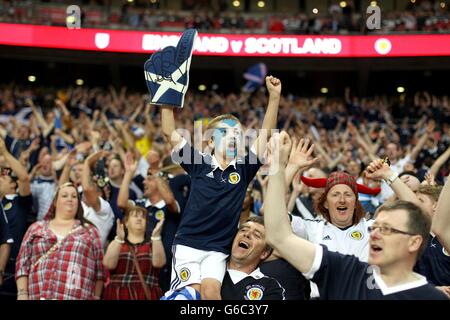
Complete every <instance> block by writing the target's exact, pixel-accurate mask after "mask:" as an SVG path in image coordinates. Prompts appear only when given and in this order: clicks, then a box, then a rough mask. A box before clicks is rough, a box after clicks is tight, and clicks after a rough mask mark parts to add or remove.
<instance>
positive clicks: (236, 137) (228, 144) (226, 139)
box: [214, 119, 242, 159]
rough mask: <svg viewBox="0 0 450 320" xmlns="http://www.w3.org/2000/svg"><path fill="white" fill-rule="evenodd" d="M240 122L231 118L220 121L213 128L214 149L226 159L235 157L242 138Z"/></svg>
mask: <svg viewBox="0 0 450 320" xmlns="http://www.w3.org/2000/svg"><path fill="white" fill-rule="evenodd" d="M241 136H242V130H241V126H240V124H239V123H238V122H237V121H235V120H232V119H225V120H223V121H220V122H219V123H218V125H217V127H216V128H215V129H214V150H215V153H217V154H218V155H224V156H225V157H226V159H234V158H236V157H237V154H238V150H239V148H240V144H241V139H242V137H241Z"/></svg>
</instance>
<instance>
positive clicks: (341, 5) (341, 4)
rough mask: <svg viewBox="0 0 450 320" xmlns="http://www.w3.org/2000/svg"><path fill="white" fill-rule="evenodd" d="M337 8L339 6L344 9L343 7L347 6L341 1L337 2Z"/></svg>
mask: <svg viewBox="0 0 450 320" xmlns="http://www.w3.org/2000/svg"><path fill="white" fill-rule="evenodd" d="M339 6H340V7H341V8H345V7H346V6H347V2H345V1H341V2H339Z"/></svg>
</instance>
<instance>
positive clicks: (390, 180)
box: [366, 160, 450, 297]
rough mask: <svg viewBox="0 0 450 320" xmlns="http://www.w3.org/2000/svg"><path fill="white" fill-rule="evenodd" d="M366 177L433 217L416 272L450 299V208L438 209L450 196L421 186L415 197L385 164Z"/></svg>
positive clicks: (378, 164)
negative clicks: (387, 186)
mask: <svg viewBox="0 0 450 320" xmlns="http://www.w3.org/2000/svg"><path fill="white" fill-rule="evenodd" d="M366 175H367V176H368V177H369V178H371V179H384V180H385V181H387V184H388V185H390V187H391V188H392V190H393V191H394V192H395V193H396V195H397V196H398V198H399V199H401V200H406V201H411V202H413V203H415V204H417V205H418V206H419V207H420V208H421V209H422V210H423V212H424V213H425V214H426V215H428V216H429V217H430V219H431V221H432V225H431V230H430V237H429V239H428V243H427V246H426V249H425V251H424V253H423V255H421V257H420V259H418V261H417V263H416V265H415V267H414V271H416V272H417V273H420V274H421V275H423V276H425V277H426V278H427V280H428V281H429V282H431V283H432V284H434V285H436V286H438V287H437V288H438V289H440V290H441V291H443V292H444V293H445V294H446V295H447V296H448V297H450V254H449V253H448V251H447V250H446V249H445V247H446V246H447V247H450V241H449V240H446V239H445V236H446V235H447V234H449V233H450V222H448V221H447V222H446V221H445V217H446V216H448V211H449V209H448V208H450V205H443V206H442V205H441V206H438V203H439V201H438V200H439V199H440V203H444V202H445V201H446V200H445V199H446V198H449V196H448V193H447V196H446V195H445V193H444V192H442V189H443V188H442V186H424V185H421V186H419V187H418V190H417V191H416V193H414V192H413V191H412V190H411V189H410V188H408V186H407V185H406V184H405V183H403V182H402V181H401V179H400V178H399V177H400V175H397V174H396V173H395V172H394V171H393V170H392V169H391V168H390V167H389V166H388V165H387V164H385V163H382V161H381V160H374V161H372V163H370V165H369V166H368V167H367V174H366ZM446 190H448V186H447V188H446ZM447 192H448V191H447ZM441 194H442V195H441ZM438 207H439V208H440V209H439V210H438ZM441 217H444V218H443V219H444V221H442V222H437V221H439V220H442V219H441Z"/></svg>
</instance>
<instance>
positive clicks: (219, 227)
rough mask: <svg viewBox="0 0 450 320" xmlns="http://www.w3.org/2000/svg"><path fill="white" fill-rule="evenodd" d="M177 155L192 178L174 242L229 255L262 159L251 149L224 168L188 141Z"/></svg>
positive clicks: (175, 155)
mask: <svg viewBox="0 0 450 320" xmlns="http://www.w3.org/2000/svg"><path fill="white" fill-rule="evenodd" d="M173 157H174V159H178V160H179V161H178V162H179V163H180V165H181V166H182V167H183V169H184V170H185V171H186V172H187V173H188V174H189V175H190V177H191V189H190V194H189V198H188V201H187V204H186V207H185V209H184V212H183V215H182V216H181V221H180V225H179V227H178V231H177V233H176V235H175V240H174V244H180V245H185V246H188V247H192V248H195V249H199V250H205V251H218V252H223V253H225V254H229V252H230V245H231V242H232V239H233V237H234V236H235V234H236V229H237V225H238V223H239V216H240V213H241V210H242V204H243V202H244V198H245V193H246V190H247V187H248V185H249V184H250V182H251V181H252V180H253V178H254V177H255V175H256V172H257V171H258V169H259V168H260V167H261V165H262V164H261V162H260V161H259V160H258V159H257V156H256V155H255V154H254V153H253V152H251V151H250V153H249V155H247V156H246V157H243V158H237V159H235V161H234V162H232V163H231V164H230V165H229V166H228V167H227V168H225V169H224V170H223V171H222V169H221V168H220V167H219V166H218V164H217V163H216V161H215V159H214V158H213V157H212V156H211V155H209V154H202V153H200V152H199V151H198V150H195V149H194V148H193V147H192V146H191V145H190V144H188V143H185V144H184V146H183V147H182V148H181V150H180V151H178V152H175V154H174V155H173ZM194 160H195V162H196V163H194Z"/></svg>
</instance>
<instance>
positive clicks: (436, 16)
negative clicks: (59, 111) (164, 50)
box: [0, 1, 450, 34]
mask: <svg viewBox="0 0 450 320" xmlns="http://www.w3.org/2000/svg"><path fill="white" fill-rule="evenodd" d="M61 2H64V1H58V3H48V2H45V3H44V2H39V1H2V2H1V3H0V22H10V23H26V24H41V25H52V26H65V25H66V24H67V21H68V20H67V19H69V22H71V21H72V22H73V20H70V19H75V18H74V17H73V16H70V15H69V16H68V14H67V8H68V5H69V3H61ZM75 2H76V1H75ZM105 2H107V1H105ZM154 2H155V3H157V2H158V1H154ZM342 2H345V1H341V3H342ZM373 2H374V1H373ZM113 3H115V2H114V1H113ZM149 3H150V2H149ZM379 5H380V6H381V4H379ZM79 7H80V8H81V27H82V28H83V27H85V28H103V29H104V28H108V29H127V30H149V31H182V30H184V29H186V28H188V27H194V28H196V29H198V30H199V31H200V32H202V31H203V32H209V33H254V34H255V33H256V34H259V33H264V34H267V33H271V34H367V33H383V34H384V33H449V32H450V14H449V10H448V5H446V4H445V2H432V1H422V2H421V4H419V3H417V5H416V6H412V5H411V3H410V4H409V5H408V6H407V7H406V8H404V9H403V10H397V11H390V10H384V9H383V7H382V6H381V24H380V28H378V29H375V30H368V29H367V27H366V20H367V18H368V16H369V15H367V14H366V10H365V8H364V10H360V11H356V10H355V9H354V8H352V7H351V4H350V3H349V5H346V7H344V8H342V7H341V6H340V5H339V4H336V3H335V4H332V5H331V6H329V7H328V8H327V9H326V10H318V9H315V8H314V9H313V10H312V11H311V10H306V9H304V10H298V11H297V12H291V13H273V12H269V13H267V12H265V13H262V12H240V11H236V10H231V9H227V10H224V11H220V10H215V11H214V10H207V9H202V8H199V9H198V10H197V9H196V10H179V11H174V10H169V9H156V8H154V7H152V6H150V5H147V6H144V7H141V6H138V5H136V3H135V2H132V3H130V2H128V1H124V2H123V5H120V3H119V4H117V5H80V6H79Z"/></svg>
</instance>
